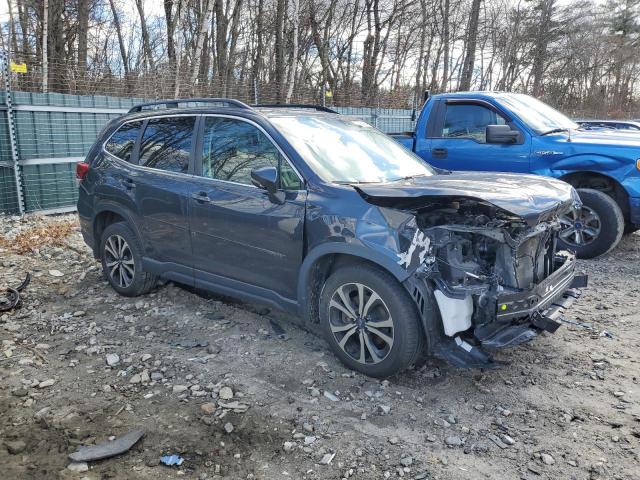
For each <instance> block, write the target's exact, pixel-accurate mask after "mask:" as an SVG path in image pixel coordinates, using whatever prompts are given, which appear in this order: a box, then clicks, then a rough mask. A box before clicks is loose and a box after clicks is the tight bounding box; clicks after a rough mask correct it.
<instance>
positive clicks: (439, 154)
mask: <svg viewBox="0 0 640 480" xmlns="http://www.w3.org/2000/svg"><path fill="white" fill-rule="evenodd" d="M431 155H432V156H433V158H447V149H446V148H433V149H431Z"/></svg>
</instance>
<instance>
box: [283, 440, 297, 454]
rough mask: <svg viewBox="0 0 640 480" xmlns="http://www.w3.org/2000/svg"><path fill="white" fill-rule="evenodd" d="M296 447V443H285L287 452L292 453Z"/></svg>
mask: <svg viewBox="0 0 640 480" xmlns="http://www.w3.org/2000/svg"><path fill="white" fill-rule="evenodd" d="M295 447H296V443H295V442H284V445H283V448H284V451H285V452H290V451H291V450H293V449H294V448H295Z"/></svg>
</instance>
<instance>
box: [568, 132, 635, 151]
mask: <svg viewBox="0 0 640 480" xmlns="http://www.w3.org/2000/svg"><path fill="white" fill-rule="evenodd" d="M560 135H563V136H564V137H566V140H567V141H569V135H567V134H566V133H565V132H562V133H560ZM571 143H573V144H577V145H589V146H591V145H602V146H616V147H631V148H636V149H638V151H639V152H640V132H635V133H634V132H624V131H618V130H572V131H571Z"/></svg>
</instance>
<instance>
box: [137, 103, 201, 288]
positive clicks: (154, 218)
mask: <svg viewBox="0 0 640 480" xmlns="http://www.w3.org/2000/svg"><path fill="white" fill-rule="evenodd" d="M197 119H198V117H197V116H195V115H190V116H164V117H157V118H151V119H149V120H147V121H146V122H145V126H144V131H143V133H142V136H141V138H140V146H139V150H138V162H137V163H138V165H139V166H138V168H137V169H136V170H135V172H134V173H132V174H131V175H130V176H129V178H128V179H126V180H125V181H126V182H127V183H128V184H129V185H130V188H131V189H132V190H134V191H135V196H136V200H137V203H138V209H139V211H140V213H141V217H142V231H143V236H144V239H145V243H146V247H147V248H146V250H147V252H146V254H147V256H148V257H150V258H151V261H152V262H155V263H156V265H157V267H158V268H160V269H162V270H164V271H166V270H171V271H173V272H174V273H176V274H178V278H175V276H174V278H175V279H177V280H180V281H182V282H184V283H189V284H192V283H193V258H192V251H191V241H190V233H189V201H190V198H191V191H192V188H193V187H192V178H193V175H192V174H193V160H192V158H193V150H194V145H195V131H196V130H195V126H196V123H197Z"/></svg>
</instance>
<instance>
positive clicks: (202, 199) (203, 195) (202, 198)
mask: <svg viewBox="0 0 640 480" xmlns="http://www.w3.org/2000/svg"><path fill="white" fill-rule="evenodd" d="M191 198H193V199H194V200H195V201H196V202H198V203H211V199H210V198H209V195H207V192H198V193H193V194H192V195H191Z"/></svg>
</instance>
